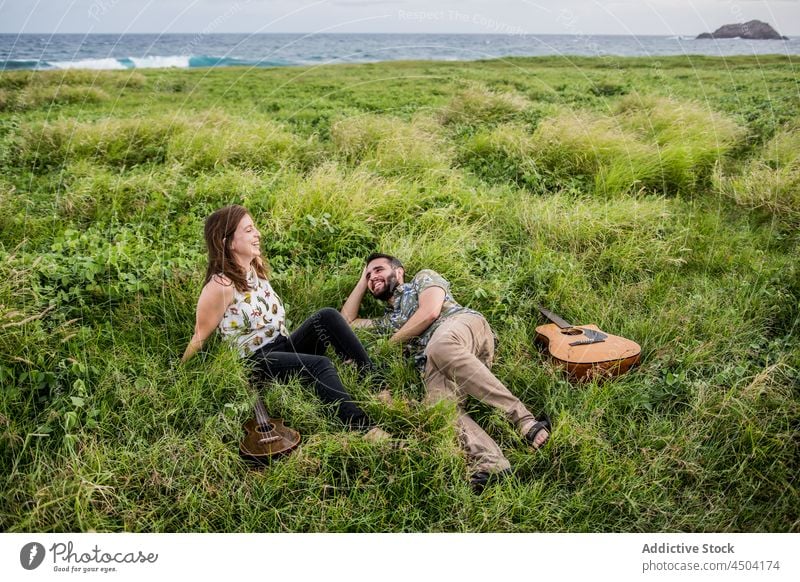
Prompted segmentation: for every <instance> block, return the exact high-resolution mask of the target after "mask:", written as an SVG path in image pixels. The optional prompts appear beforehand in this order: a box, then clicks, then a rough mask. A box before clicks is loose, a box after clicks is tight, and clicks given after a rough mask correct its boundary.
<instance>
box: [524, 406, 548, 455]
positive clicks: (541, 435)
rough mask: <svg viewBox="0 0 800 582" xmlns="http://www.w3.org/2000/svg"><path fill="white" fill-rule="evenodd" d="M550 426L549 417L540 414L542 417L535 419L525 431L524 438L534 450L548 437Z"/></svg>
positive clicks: (540, 446)
mask: <svg viewBox="0 0 800 582" xmlns="http://www.w3.org/2000/svg"><path fill="white" fill-rule="evenodd" d="M551 428H552V427H551V426H550V419H549V418H547V416H544V415H542V419H541V420H537V421H536V422H535V423H534V425H533V426H532V427H531V428H529V429H528V432H527V433H525V440H526V441H528V442H529V443H530V445H531V447H533V449H534V450H536V451H538V450H539V449H540V448H542V446H544V444H545V443H546V442H547V441H548V439H549V438H550V430H551Z"/></svg>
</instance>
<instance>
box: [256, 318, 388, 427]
mask: <svg viewBox="0 0 800 582" xmlns="http://www.w3.org/2000/svg"><path fill="white" fill-rule="evenodd" d="M329 345H330V346H332V347H333V349H334V351H335V352H336V353H337V354H338V355H339V356H341V357H342V358H343V359H345V360H351V361H352V362H353V363H355V364H356V366H358V369H359V372H360V373H361V374H364V373H367V372H369V371H371V370H372V369H373V364H372V361H371V360H370V359H369V355H367V350H365V349H364V346H363V345H362V344H361V342H360V341H359V339H358V338H357V337H356V335H355V334H354V333H353V330H352V329H350V326H349V325H348V324H347V322H346V321H345V319H344V317H342V314H341V313H339V312H338V311H336V310H335V309H332V308H330V307H326V308H324V309H320V310H319V311H317V312H316V313H315V314H314V315H312V316H311V317H309V318H308V319H306V320H305V321H304V322H303V323H302V324H301V325H300V327H298V328H297V329H296V330H295V331H294V332H292V334H291V335H290V336H289V337H288V338H287V337H285V336H280V337H279V338H278V339H276V340H275V341H272V342H270V343H268V344H267V345H265V346H264V347H263V348H261V349H259V350H258V351H256V352H254V353H253V354H252V355H251V356H250V357H249V361H250V363H251V365H252V368H253V373H254V374H255V375H256V379H257V380H264V379H270V380H285V379H286V378H288V377H289V376H292V375H294V374H299V375H300V377H301V378H302V379H303V380H305V381H310V382H313V385H314V390H315V392H316V393H317V396H319V398H320V400H322V401H323V402H324V403H326V404H336V405H337V416H338V417H339V419H340V420H341V421H342V422H344V423H345V424H346V425H348V426H349V427H350V428H352V429H361V430H363V429H366V428H369V427H370V426H372V422H371V421H370V419H369V418H368V417H367V415H366V413H365V412H364V411H363V410H361V409H360V408H359V407H358V406H357V405H356V404H355V402H353V399H352V398H351V397H350V394H349V393H348V392H347V390H346V389H345V387H344V386H343V385H342V381H341V380H340V379H339V374H338V373H337V372H336V368H334V367H333V362H331V360H330V358H327V357H325V349H326V348H327V347H328V346H329Z"/></svg>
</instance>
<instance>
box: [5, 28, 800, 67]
mask: <svg viewBox="0 0 800 582" xmlns="http://www.w3.org/2000/svg"><path fill="white" fill-rule="evenodd" d="M767 54H778V55H787V56H789V55H798V54H800V38H790V39H789V40H745V39H707V40H706V39H703V40H701V39H696V38H695V37H694V36H691V37H690V36H656V35H642V36H634V35H576V34H571V35H564V34H536V35H533V34H469V33H463V34H430V33H426V34H408V33H370V34H361V33H358V34H356V33H326V34H316V33H306V34H302V33H259V34H204V33H200V32H198V33H179V34H80V33H72V34H36V33H26V34H0V70H3V71H9V70H26V69H27V70H65V69H76V68H82V69H106V70H115V69H116V70H125V69H143V68H200V67H226V66H244V67H284V66H308V65H320V64H334V63H374V62H381V61H399V60H402V61H406V60H432V61H475V60H483V59H498V58H504V57H542V56H563V57H574V56H591V57H612V56H613V57H649V56H681V55H702V56H717V57H726V56H736V55H751V56H752V55H767Z"/></svg>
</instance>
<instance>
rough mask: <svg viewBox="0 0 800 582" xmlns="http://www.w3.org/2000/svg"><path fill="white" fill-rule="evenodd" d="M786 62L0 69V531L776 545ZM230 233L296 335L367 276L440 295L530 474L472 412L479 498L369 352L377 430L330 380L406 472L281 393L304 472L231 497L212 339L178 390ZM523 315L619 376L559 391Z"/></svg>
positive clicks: (310, 401) (238, 411) (232, 439)
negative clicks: (489, 356)
mask: <svg viewBox="0 0 800 582" xmlns="http://www.w3.org/2000/svg"><path fill="white" fill-rule="evenodd" d="M796 66H797V65H796V64H795V63H793V62H792V61H791V60H790V59H788V58H785V57H758V58H755V57H753V58H746V57H737V58H726V59H716V58H709V57H675V58H661V59H657V60H656V59H646V58H636V59H621V58H620V59H616V58H597V59H591V58H575V59H566V58H537V59H533V58H531V59H523V58H514V59H508V60H504V61H485V62H470V63H464V62H459V63H455V62H451V63H436V62H407V63H406V62H402V63H385V64H367V65H353V66H325V67H317V68H282V69H249V70H244V69H216V70H184V71H175V70H143V71H130V72H94V71H69V72H14V73H0V384H2V391H1V392H0V434H1V435H2V436H0V475H1V476H0V481H1V483H2V485H0V488H1V489H2V495H1V496H0V499H2V501H0V530H2V531H10V532H22V531H41V532H64V531H130V532H140V531H156V532H165V531H166V532H169V531H216V532H222V531H225V532H256V531H268V532H272V531H332V532H340V531H360V532H382V531H393V532H401V531H402V532H405V531H425V532H427V531H452V532H463V531H503V532H528V531H547V532H565V531H568V532H600V531H613V532H656V531H658V532H662V531H666V532H669V531H694V532H714V531H721V532H734V531H751V532H798V531H800V491H799V490H798V483H797V475H798V473H800V454H799V452H798V451H800V448H798V447H799V445H800V414H799V413H800V402H799V400H798V399H799V397H800V389H798V386H799V385H800V341H799V338H798V336H799V334H800V329H798V318H800V309H799V307H798V305H799V304H800V275H799V274H798V259H797V257H798V255H800V234H798V232H799V229H800V83H799V79H800V77H799V76H798V72H797V70H796ZM229 203H241V204H244V205H245V206H247V207H248V208H250V210H251V211H252V213H253V215H254V218H255V220H256V222H257V224H259V225H260V226H261V229H262V232H263V233H264V235H263V237H262V238H263V243H264V248H263V251H264V254H265V255H266V256H267V257H268V258H269V261H270V264H271V268H272V272H273V276H272V281H273V284H274V286H275V287H276V289H277V291H278V292H279V293H280V294H281V296H282V297H283V298H284V300H285V301H286V304H287V312H288V315H289V318H290V320H291V322H292V323H293V325H294V326H296V325H298V324H299V323H300V322H301V321H303V320H304V319H305V318H306V317H307V316H308V315H310V314H311V313H312V312H313V311H314V310H316V309H318V308H321V307H325V306H335V307H340V306H341V304H342V303H343V301H344V299H345V298H346V296H347V294H348V292H349V291H350V289H351V288H352V286H353V285H354V283H355V281H356V280H357V277H358V275H359V273H360V271H361V267H362V260H363V258H364V257H365V256H366V255H367V254H368V253H369V252H371V251H373V250H382V251H385V252H391V253H394V254H397V255H398V256H400V257H401V258H403V259H404V260H405V262H406V265H407V270H408V271H410V272H415V271H416V270H417V269H420V268H432V269H435V270H437V271H439V272H440V273H442V274H443V275H444V276H445V277H446V278H448V279H449V280H450V281H451V283H452V285H453V293H454V295H455V297H456V299H457V300H459V301H460V302H461V303H463V304H465V305H468V306H470V307H473V308H475V309H478V310H480V311H481V312H483V313H484V314H485V315H486V317H487V319H489V321H490V322H491V324H492V326H493V327H494V329H495V331H496V332H497V334H498V336H499V337H500V340H501V341H500V347H499V350H498V354H497V361H496V364H495V373H496V374H497V375H498V377H500V378H501V379H502V380H503V381H504V382H505V383H506V384H507V385H508V386H509V387H510V388H511V389H512V390H513V391H514V392H515V393H516V394H518V395H519V396H520V398H521V399H522V400H523V401H524V402H525V403H526V404H527V405H528V406H529V408H531V410H533V411H534V412H535V413H538V412H540V411H546V412H547V413H548V414H549V415H550V417H551V418H552V419H553V421H554V425H555V430H554V434H553V435H552V438H551V439H550V442H549V444H548V445H547V446H546V447H545V449H544V450H543V451H541V452H538V453H533V452H532V451H531V450H530V449H528V448H527V447H526V446H525V445H524V444H523V442H522V441H521V439H520V438H519V437H518V436H517V435H516V434H515V433H514V432H513V430H512V429H511V427H510V426H509V424H508V423H507V422H506V421H505V420H504V419H502V418H499V417H498V416H497V414H496V413H494V412H492V411H491V410H490V409H488V408H486V407H484V406H482V405H481V404H479V403H475V402H473V403H472V404H471V407H470V410H471V412H472V413H473V415H474V417H475V418H477V419H478V420H479V422H480V423H481V424H482V425H483V426H484V427H486V428H487V430H488V431H489V432H490V434H492V436H493V437H495V439H496V440H497V441H498V442H499V443H501V445H502V447H503V448H504V450H505V451H506V453H507V456H508V457H509V459H510V460H511V461H512V463H513V465H514V470H515V474H514V477H513V478H511V479H509V480H507V481H505V482H503V483H501V484H498V485H496V486H493V487H491V488H489V489H487V490H486V491H485V492H484V494H483V495H482V496H480V497H478V496H475V495H473V493H472V492H471V490H470V488H469V486H468V483H467V475H468V468H467V465H466V463H465V460H464V458H463V456H462V454H461V452H460V448H459V446H458V443H457V435H456V433H455V430H454V427H453V419H454V414H455V411H454V409H453V408H452V407H448V406H445V405H438V406H436V407H432V408H428V407H425V406H423V405H421V404H420V401H421V399H422V397H423V396H424V388H423V386H422V385H421V382H420V380H419V378H418V376H417V375H416V373H415V372H414V370H413V369H412V367H411V365H410V363H409V362H407V361H406V360H404V358H403V356H402V354H401V353H400V352H399V351H398V350H395V349H393V348H391V347H390V346H388V345H387V344H386V342H384V341H380V340H379V339H378V338H374V337H371V336H370V335H368V334H366V333H365V334H364V335H363V336H362V338H363V340H364V342H365V344H366V345H367V346H368V349H369V350H370V352H371V353H372V354H373V355H374V356H375V358H376V359H378V360H381V361H384V362H386V363H388V364H389V366H390V368H389V377H390V382H391V385H392V388H393V393H394V396H395V401H394V403H393V404H391V405H384V404H382V403H380V402H379V401H378V400H377V399H376V398H375V396H374V394H373V392H372V390H371V387H370V386H369V385H368V384H367V383H364V382H360V381H358V380H357V379H356V377H355V375H354V373H353V371H352V370H350V369H349V368H348V367H347V366H346V365H344V364H341V373H342V375H343V377H345V379H346V381H347V382H346V383H347V384H348V385H349V386H350V387H351V388H352V392H353V393H354V395H355V396H356V398H357V399H358V400H360V401H361V402H362V403H363V405H364V407H365V408H366V409H367V411H368V412H369V413H370V414H371V415H372V416H373V417H375V418H376V419H377V420H379V422H380V423H381V424H382V426H384V427H385V428H386V429H388V430H390V431H391V432H392V433H393V434H394V435H396V436H397V438H398V439H400V440H402V443H403V446H401V447H393V446H391V445H389V444H386V443H368V442H364V441H363V440H362V439H360V438H359V437H358V436H357V435H354V434H352V433H349V432H346V431H345V430H343V427H342V426H341V425H340V424H338V421H336V420H335V418H334V417H333V416H332V415H331V412H330V411H329V410H325V409H324V408H323V407H322V406H321V405H320V404H319V402H318V400H317V399H315V398H313V397H312V396H311V393H310V391H309V390H308V389H307V388H305V387H303V386H301V385H300V383H299V382H297V381H293V382H288V383H286V384H278V385H274V386H271V387H269V388H267V389H265V390H264V392H263V394H264V399H265V401H266V403H267V408H268V409H269V410H270V412H271V413H272V414H274V415H280V416H283V418H285V419H286V421H287V423H288V424H289V425H290V426H293V427H295V428H297V429H298V430H300V431H301V432H302V434H303V435H304V442H303V445H302V447H301V448H300V449H299V450H298V451H297V452H296V453H294V454H293V455H291V456H290V457H288V458H286V459H284V460H281V461H278V462H275V463H273V464H272V465H271V466H270V467H268V468H267V469H266V470H264V471H261V472H257V471H251V470H249V469H248V468H247V467H246V466H245V465H244V464H243V463H242V461H241V460H240V459H239V456H238V442H239V440H240V438H241V436H242V434H243V433H242V430H241V425H242V423H243V422H244V421H245V420H246V419H247V418H248V417H249V416H250V415H251V411H252V407H251V404H252V401H251V396H250V391H249V388H248V385H247V381H246V378H247V374H246V372H245V370H243V369H242V366H241V364H240V362H239V361H238V358H237V357H236V355H235V354H234V353H233V352H232V351H230V350H229V349H228V348H227V347H226V346H225V345H224V344H223V343H221V342H219V341H218V340H215V341H212V342H211V343H210V344H209V345H208V347H207V348H206V349H205V350H204V352H203V354H202V355H201V356H199V357H196V358H195V359H194V360H192V361H191V362H189V364H188V365H187V366H185V367H184V366H179V365H176V363H177V360H178V359H179V357H180V355H181V354H182V352H183V349H184V347H185V346H186V343H187V341H188V339H189V337H190V336H191V333H192V329H193V325H194V307H195V302H196V299H197V296H198V294H199V291H200V288H201V285H202V276H203V273H204V268H205V257H204V246H203V241H202V225H203V221H204V218H205V217H206V216H207V215H208V214H209V213H210V212H211V211H213V210H214V209H216V208H218V207H220V206H222V205H225V204H229ZM538 303H542V304H544V305H547V306H548V307H550V308H551V309H552V310H554V311H556V312H558V313H560V314H561V315H562V316H564V317H565V318H566V319H568V320H571V321H573V322H574V323H583V324H585V323H595V324H597V325H598V326H600V328H601V329H604V330H606V331H608V332H610V333H614V334H617V335H622V336H625V337H629V338H631V339H634V340H635V341H637V342H638V343H640V344H641V346H642V364H641V366H640V367H639V368H638V369H636V370H635V371H632V372H631V373H629V374H627V375H625V376H623V377H620V378H619V379H616V380H614V381H611V382H606V383H588V384H585V385H581V386H576V385H572V384H570V383H568V382H567V381H566V380H565V379H564V377H563V376H562V374H561V373H560V372H559V371H558V370H557V369H555V368H554V367H553V366H552V365H551V363H550V362H549V361H548V359H547V356H546V355H545V354H542V353H540V352H538V351H537V350H536V349H535V348H534V346H533V338H534V335H535V334H534V328H535V327H536V326H537V325H539V324H540V323H542V320H541V318H540V317H539V316H538V314H537V312H536V305H537V304H538ZM368 309H369V310H371V313H373V314H374V313H378V309H379V306H378V305H377V304H376V303H374V302H371V303H369V304H368ZM290 327H291V326H290Z"/></svg>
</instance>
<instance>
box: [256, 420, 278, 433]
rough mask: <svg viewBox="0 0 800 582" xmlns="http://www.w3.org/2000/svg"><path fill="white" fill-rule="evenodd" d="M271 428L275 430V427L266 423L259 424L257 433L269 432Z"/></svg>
mask: <svg viewBox="0 0 800 582" xmlns="http://www.w3.org/2000/svg"><path fill="white" fill-rule="evenodd" d="M273 428H275V427H274V426H273V425H271V424H270V423H268V422H267V423H265V424H259V425H258V432H269V431H271V430H272V429H273Z"/></svg>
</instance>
